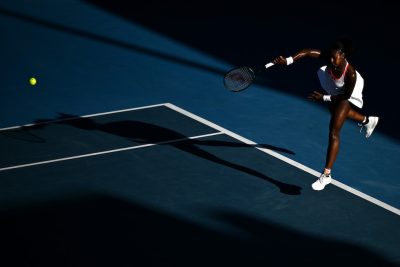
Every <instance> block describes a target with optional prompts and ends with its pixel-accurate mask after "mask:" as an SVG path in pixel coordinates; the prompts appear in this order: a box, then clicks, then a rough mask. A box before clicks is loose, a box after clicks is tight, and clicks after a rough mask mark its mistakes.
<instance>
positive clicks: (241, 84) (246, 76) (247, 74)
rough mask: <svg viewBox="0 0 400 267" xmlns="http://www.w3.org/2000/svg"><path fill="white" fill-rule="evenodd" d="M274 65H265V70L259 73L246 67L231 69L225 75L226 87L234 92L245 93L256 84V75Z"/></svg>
mask: <svg viewBox="0 0 400 267" xmlns="http://www.w3.org/2000/svg"><path fill="white" fill-rule="evenodd" d="M273 65H274V63H272V62H270V63H268V64H266V65H265V68H264V69H262V70H258V71H257V70H255V69H253V68H250V67H246V66H244V67H238V68H234V69H231V70H229V71H228V72H227V73H225V75H224V86H225V88H226V89H228V90H230V91H232V92H240V91H243V90H244V89H246V88H248V87H249V86H250V85H251V84H252V83H253V82H254V79H255V78H256V74H258V73H260V72H261V71H263V70H265V69H268V68H270V67H272V66H273Z"/></svg>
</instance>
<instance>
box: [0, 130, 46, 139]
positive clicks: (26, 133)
mask: <svg viewBox="0 0 400 267" xmlns="http://www.w3.org/2000/svg"><path fill="white" fill-rule="evenodd" d="M32 130H33V128H30V127H25V126H23V127H19V128H17V129H10V130H2V131H0V135H2V136H6V137H7V138H12V139H16V140H20V141H25V142H31V143H44V142H46V141H45V140H44V139H43V138H42V137H40V136H38V135H37V134H35V133H33V131H32Z"/></svg>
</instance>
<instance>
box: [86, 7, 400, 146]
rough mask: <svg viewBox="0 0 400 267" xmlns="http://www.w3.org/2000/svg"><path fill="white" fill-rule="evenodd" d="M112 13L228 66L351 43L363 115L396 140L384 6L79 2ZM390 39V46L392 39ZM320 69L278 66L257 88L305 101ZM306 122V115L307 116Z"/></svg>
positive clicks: (389, 29) (392, 59)
mask: <svg viewBox="0 0 400 267" xmlns="http://www.w3.org/2000/svg"><path fill="white" fill-rule="evenodd" d="M85 2H88V3H90V4H92V5H94V6H97V7H100V8H102V9H104V10H106V11H108V12H110V13H112V14H115V15H118V16H120V17H123V18H124V19H126V20H128V21H131V22H133V23H139V24H141V25H142V26H144V27H146V28H148V29H150V30H152V31H156V32H158V33H160V34H162V35H163V36H167V37H168V38H173V39H175V40H177V41H179V42H181V43H184V44H186V45H189V46H190V47H193V48H195V49H197V50H200V51H203V52H205V53H207V54H209V55H211V56H214V57H217V58H219V59H221V60H223V61H225V62H227V63H229V64H231V65H232V66H242V65H249V66H262V65H264V64H265V63H267V62H268V61H269V60H271V59H272V58H275V57H276V56H279V55H283V56H289V55H292V54H293V53H295V52H297V51H298V50H300V49H302V48H318V49H325V48H327V47H328V46H329V45H330V44H331V42H332V41H334V40H335V39H337V38H338V37H343V36H345V37H349V38H351V39H352V40H353V42H354V44H355V54H354V55H352V56H351V57H350V58H349V59H350V60H349V61H350V62H351V63H352V64H353V65H354V66H355V68H356V69H357V70H358V71H359V72H360V73H361V75H362V76H363V77H364V79H365V88H364V102H365V105H364V108H363V109H364V112H365V113H366V114H367V115H378V116H380V117H381V120H380V123H379V126H378V131H381V132H383V133H385V134H387V135H389V136H390V137H393V138H396V139H397V140H398V139H399V138H400V132H399V131H398V130H397V125H396V123H395V122H396V121H397V120H396V116H397V114H396V113H394V112H393V107H395V106H396V105H397V99H398V97H399V96H400V93H399V92H398V88H397V87H398V86H397V83H398V81H397V69H398V68H397V62H398V59H399V55H398V53H397V50H398V41H397V39H396V38H394V37H393V36H394V35H395V34H396V33H397V31H398V29H397V25H398V24H399V16H398V15H397V13H396V12H397V11H396V10H397V9H396V8H395V6H394V3H395V2H392V3H387V2H385V1H378V2H376V1H375V2H371V3H369V2H363V3H360V2H358V1H345V0H339V1H334V2H332V1H316V0H313V1H272V2H271V1H268V2H265V1H246V2H245V3H244V2H243V3H242V2H238V1H212V2H211V1H201V2H198V3H195V4H191V3H190V2H182V1H160V0H156V1H146V2H142V3H141V4H140V5H138V4H137V3H132V2H128V1H121V0H115V1H106V0H85ZM395 39H396V40H395ZM322 64H324V63H323V62H321V61H319V60H315V59H304V60H302V61H299V62H296V63H295V64H294V65H291V66H289V67H285V66H277V67H274V68H271V69H269V70H268V71H267V72H265V73H264V74H263V75H261V76H259V77H257V81H258V83H260V84H261V85H266V86H268V87H271V88H276V89H278V90H280V91H283V92H287V93H289V94H293V95H296V96H299V97H301V98H304V99H305V101H306V97H307V95H308V94H309V93H310V92H312V91H313V90H315V89H318V88H320V85H319V82H318V79H317V76H316V72H317V70H318V68H319V67H320V66H321V65H322ZM310 115H311V114H310Z"/></svg>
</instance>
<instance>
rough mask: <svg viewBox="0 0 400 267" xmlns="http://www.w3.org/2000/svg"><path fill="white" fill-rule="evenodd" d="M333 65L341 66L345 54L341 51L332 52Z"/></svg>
mask: <svg viewBox="0 0 400 267" xmlns="http://www.w3.org/2000/svg"><path fill="white" fill-rule="evenodd" d="M330 60H331V64H332V66H334V67H338V66H340V64H342V62H343V60H344V53H343V52H342V51H340V50H332V51H331V55H330Z"/></svg>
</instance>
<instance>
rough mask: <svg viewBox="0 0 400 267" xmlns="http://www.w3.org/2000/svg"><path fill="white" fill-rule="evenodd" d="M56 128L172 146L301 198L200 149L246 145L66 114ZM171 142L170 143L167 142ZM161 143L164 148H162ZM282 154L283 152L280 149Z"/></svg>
mask: <svg viewBox="0 0 400 267" xmlns="http://www.w3.org/2000/svg"><path fill="white" fill-rule="evenodd" d="M36 123H38V125H36V126H32V127H33V128H36V129H37V128H42V127H45V126H46V125H47V123H46V120H37V121H36ZM54 123H57V124H65V125H69V126H73V127H76V128H79V129H82V130H90V131H91V130H93V131H94V130H95V131H102V132H106V133H108V134H113V135H116V136H120V137H123V138H125V139H128V140H130V141H132V142H135V143H139V144H160V145H169V146H173V147H175V148H177V149H179V150H181V151H184V152H187V153H190V154H192V155H195V156H197V157H200V158H203V159H206V160H208V161H211V162H214V163H217V164H221V165H224V166H226V167H229V168H232V169H234V170H237V171H240V172H244V173H247V174H249V175H252V176H255V177H258V178H261V179H264V180H265V181H267V182H269V183H271V184H273V185H275V186H277V187H278V188H279V190H280V192H281V193H283V194H288V195H299V194H301V189H302V188H301V187H300V186H297V185H292V184H286V183H283V182H280V181H277V180H275V179H273V178H271V177H269V176H267V175H265V174H262V173H260V172H258V171H255V170H253V169H250V168H248V167H246V166H242V165H239V164H235V163H232V162H229V161H227V160H225V159H222V158H220V157H217V156H215V155H213V154H211V153H209V152H207V151H206V150H204V149H201V148H200V147H201V146H203V145H206V146H210V145H211V146H234V147H246V146H248V147H250V146H249V145H246V144H240V143H234V142H225V141H223V142H221V141H218V140H215V141H210V140H209V141H202V140H196V139H189V137H188V136H185V135H183V134H181V133H179V132H177V131H174V130H171V129H167V128H165V127H160V126H157V125H153V124H149V123H145V122H141V121H133V120H132V121H116V122H109V123H97V122H96V121H95V120H93V119H91V118H83V117H76V116H73V115H69V114H61V115H60V117H59V118H57V121H56V122H54ZM171 141H173V142H171ZM163 143H164V144H163ZM266 146H267V147H270V148H273V147H274V146H269V145H266ZM280 150H284V149H280Z"/></svg>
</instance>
